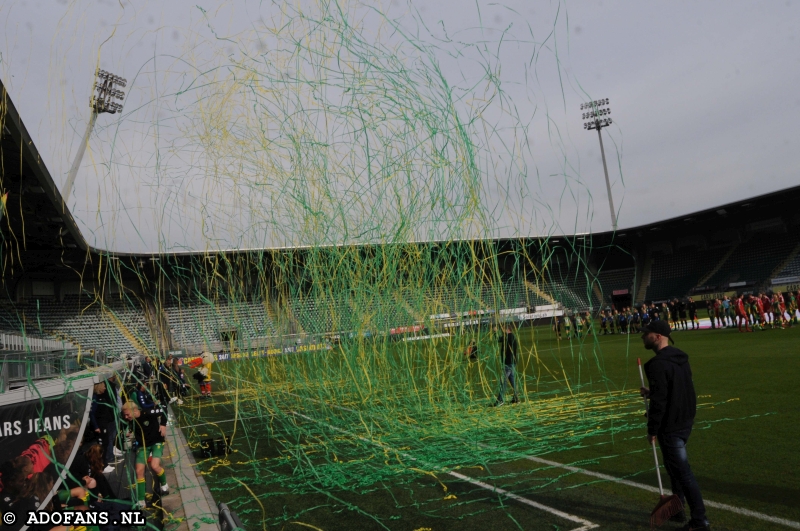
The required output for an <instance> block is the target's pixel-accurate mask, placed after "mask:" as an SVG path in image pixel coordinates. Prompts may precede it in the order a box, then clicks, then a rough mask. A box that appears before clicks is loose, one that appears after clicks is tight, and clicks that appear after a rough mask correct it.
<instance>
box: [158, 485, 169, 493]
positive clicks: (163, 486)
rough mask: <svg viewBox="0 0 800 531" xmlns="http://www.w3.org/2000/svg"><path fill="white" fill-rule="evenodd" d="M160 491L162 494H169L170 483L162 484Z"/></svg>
mask: <svg viewBox="0 0 800 531" xmlns="http://www.w3.org/2000/svg"><path fill="white" fill-rule="evenodd" d="M159 492H160V493H161V495H162V496H166V495H167V494H169V485H167V484H166V483H164V484H163V485H161V488H159Z"/></svg>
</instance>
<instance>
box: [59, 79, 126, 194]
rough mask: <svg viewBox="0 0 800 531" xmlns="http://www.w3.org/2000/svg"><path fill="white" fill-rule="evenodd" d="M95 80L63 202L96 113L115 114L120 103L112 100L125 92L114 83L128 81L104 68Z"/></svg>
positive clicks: (123, 85) (75, 173) (118, 109)
mask: <svg viewBox="0 0 800 531" xmlns="http://www.w3.org/2000/svg"><path fill="white" fill-rule="evenodd" d="M96 76H97V80H96V81H95V83H94V88H95V90H96V91H97V94H96V95H95V94H92V99H91V101H90V102H89V106H90V107H91V108H92V117H91V118H89V123H88V124H86V134H84V135H83V140H82V141H81V143H80V145H79V146H78V152H77V153H76V154H75V160H73V161H72V166H71V167H70V169H69V173H68V174H67V182H66V184H65V185H64V193H63V194H62V197H63V198H64V204H66V203H67V201H68V200H69V194H70V193H71V192H72V186H73V185H74V184H75V176H76V175H77V174H78V168H79V167H80V165H81V160H83V154H84V153H85V152H86V146H87V145H88V144H89V137H90V136H91V134H92V130H93V129H94V124H95V122H97V115H98V114H101V113H104V112H107V113H109V114H116V113H117V112H119V111H121V110H122V104H121V103H117V102H115V101H114V100H115V99H116V100H122V99H123V98H124V97H125V93H124V92H122V91H121V90H119V89H117V88H115V86H114V85H116V86H119V87H122V88H125V85H126V84H127V83H128V82H127V81H126V80H125V79H123V78H121V77H119V76H115V75H114V74H112V73H110V72H106V71H105V70H98V71H97V74H96Z"/></svg>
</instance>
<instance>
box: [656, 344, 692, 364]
mask: <svg viewBox="0 0 800 531" xmlns="http://www.w3.org/2000/svg"><path fill="white" fill-rule="evenodd" d="M656 358H657V359H658V360H661V361H669V362H671V363H674V364H676V365H685V364H686V363H688V362H689V355H688V354H686V353H685V352H684V351H682V350H681V349H679V348H675V347H673V346H670V345H667V346H666V347H664V348H662V349H661V350H659V351H658V352H656Z"/></svg>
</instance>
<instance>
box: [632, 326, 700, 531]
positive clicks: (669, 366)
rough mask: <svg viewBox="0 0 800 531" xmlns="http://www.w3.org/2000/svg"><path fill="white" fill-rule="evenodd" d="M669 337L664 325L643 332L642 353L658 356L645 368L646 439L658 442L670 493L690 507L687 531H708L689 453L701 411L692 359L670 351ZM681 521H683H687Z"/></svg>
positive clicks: (645, 329)
mask: <svg viewBox="0 0 800 531" xmlns="http://www.w3.org/2000/svg"><path fill="white" fill-rule="evenodd" d="M671 332H672V330H671V329H670V327H669V324H667V322H666V321H655V322H653V323H651V324H650V325H648V326H646V327H645V328H643V329H642V341H643V343H644V347H645V348H646V349H648V350H652V351H653V352H655V356H654V357H653V358H651V359H650V360H649V361H648V362H647V363H645V364H644V370H645V373H646V374H647V381H648V382H649V385H650V387H649V388H647V387H642V388H641V393H642V396H644V397H645V398H649V399H650V406H649V408H648V416H647V439H648V441H652V440H654V439H657V440H658V445H659V447H660V448H661V455H662V456H663V458H664V468H666V469H667V473H668V474H669V479H670V481H671V483H672V493H673V494H676V495H677V496H678V497H679V498H680V499H681V502H683V503H684V504H685V503H686V502H688V503H689V508H690V509H691V519H690V520H689V523H688V524H686V526H685V527H684V528H683V529H684V530H687V531H708V530H709V529H710V527H709V523H708V519H707V518H706V509H705V505H704V504H703V496H702V494H701V493H700V487H699V486H698V485H697V480H696V479H695V477H694V474H693V473H692V469H691V467H690V466H689V458H688V455H687V453H686V444H687V442H688V441H689V435H690V434H691V433H692V426H693V424H694V417H695V412H696V410H697V393H695V390H694V382H693V381H692V369H691V367H690V365H689V356H688V355H687V354H686V353H685V352H683V351H682V350H679V349H677V348H675V347H673V346H670V345H669V342H671V341H672V338H670V337H669V336H670V333H671ZM678 518H679V519H681V520H682V519H683V516H682V515H679V516H678Z"/></svg>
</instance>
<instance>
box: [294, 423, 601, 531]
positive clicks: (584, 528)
mask: <svg viewBox="0 0 800 531" xmlns="http://www.w3.org/2000/svg"><path fill="white" fill-rule="evenodd" d="M290 413H292V414H293V415H297V416H298V417H302V418H304V419H306V420H310V421H311V422H315V423H317V424H322V425H324V426H326V427H328V428H329V429H331V430H334V431H338V432H340V433H345V434H347V435H349V436H350V437H355V438H356V439H359V440H361V441H364V442H367V443H370V444H374V445H375V446H378V447H380V448H383V449H386V450H390V451H392V452H395V453H396V454H398V455H402V456H403V457H405V458H406V459H409V460H411V461H416V462H417V463H419V464H421V465H423V466H425V467H427V468H432V469H436V468H438V467H435V466H433V465H431V464H429V463H426V462H425V461H421V460H420V459H417V458H416V457H414V456H411V455H409V454H407V453H405V452H401V451H399V450H395V449H394V448H392V447H391V446H387V445H385V444H383V443H380V442H377V441H372V440H370V439H367V438H366V437H361V436H360V435H356V434H355V433H351V432H349V431H347V430H344V429H342V428H337V427H336V426H333V425H332V424H328V423H327V422H325V421H322V420H317V419H315V418H312V417H309V416H307V415H303V414H302V413H298V412H297V411H291V412H290ZM440 470H441V469H440ZM443 472H445V473H446V474H448V475H450V476H453V477H455V478H458V479H460V480H461V481H466V482H467V483H471V484H473V485H475V486H477V487H481V488H482V489H486V490H488V491H491V492H494V493H497V494H501V495H503V496H505V497H506V498H509V499H512V500H516V501H518V502H520V503H524V504H525V505H529V506H531V507H535V508H536V509H539V510H540V511H545V512H548V513H550V514H553V515H555V516H558V517H560V518H563V519H564V520H569V521H570V522H574V523H576V524H580V525H581V527H576V528H575V529H572V530H571V531H589V529H595V528H597V527H600V526H599V525H598V524H595V523H592V522H590V521H589V520H586V519H584V518H581V517H580V516H575V515H574V514H569V513H565V512H564V511H559V510H558V509H555V508H553V507H549V506H547V505H542V504H541V503H539V502H535V501H533V500H529V499H528V498H523V497H522V496H519V495H517V494H514V493H513V492H509V491H507V490H505V489H501V488H499V487H495V486H493V485H489V484H488V483H484V482H482V481H478V480H477V479H473V478H471V477H469V476H465V475H463V474H459V473H458V472H453V471H446V470H443Z"/></svg>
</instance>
